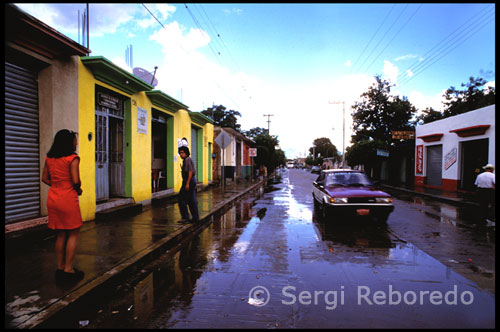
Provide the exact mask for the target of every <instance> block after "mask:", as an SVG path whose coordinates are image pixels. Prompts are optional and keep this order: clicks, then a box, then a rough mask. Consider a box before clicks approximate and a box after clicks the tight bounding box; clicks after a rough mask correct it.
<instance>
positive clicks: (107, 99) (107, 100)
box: [97, 92, 122, 111]
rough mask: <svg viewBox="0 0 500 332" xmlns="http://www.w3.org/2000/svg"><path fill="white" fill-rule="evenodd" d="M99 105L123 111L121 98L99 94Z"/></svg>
mask: <svg viewBox="0 0 500 332" xmlns="http://www.w3.org/2000/svg"><path fill="white" fill-rule="evenodd" d="M97 104H99V105H100V106H102V107H107V108H111V109H114V110H117V111H121V109H122V104H121V100H120V99H119V98H117V97H113V96H110V95H108V94H105V93H102V92H98V93H97Z"/></svg>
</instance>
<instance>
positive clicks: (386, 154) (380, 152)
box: [377, 149, 389, 157]
mask: <svg viewBox="0 0 500 332" xmlns="http://www.w3.org/2000/svg"><path fill="white" fill-rule="evenodd" d="M377 156H382V157H389V151H387V150H381V149H377Z"/></svg>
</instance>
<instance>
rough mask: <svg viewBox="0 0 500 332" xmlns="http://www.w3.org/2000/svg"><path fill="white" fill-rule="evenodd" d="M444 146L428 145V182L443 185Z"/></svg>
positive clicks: (433, 184)
mask: <svg viewBox="0 0 500 332" xmlns="http://www.w3.org/2000/svg"><path fill="white" fill-rule="evenodd" d="M442 169H443V146H442V145H433V146H428V147H427V167H426V173H427V176H426V184H428V185H431V186H438V187H441V184H442V181H443V170H442Z"/></svg>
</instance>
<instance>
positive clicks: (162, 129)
mask: <svg viewBox="0 0 500 332" xmlns="http://www.w3.org/2000/svg"><path fill="white" fill-rule="evenodd" d="M6 7H7V9H8V11H9V13H10V14H8V15H6V17H9V22H8V23H9V24H8V25H7V26H8V29H9V31H10V32H8V33H6V35H7V42H6V45H7V47H6V64H5V66H6V67H5V68H6V101H5V109H6V111H5V112H6V120H5V128H6V168H5V178H6V202H5V206H6V224H12V223H19V222H32V223H34V224H37V223H38V224H43V223H45V222H46V216H47V210H46V199H47V194H48V189H49V188H48V186H46V185H45V184H42V183H41V181H40V179H41V170H42V169H43V166H44V163H45V155H46V153H47V151H48V150H49V149H50V146H51V145H52V142H53V138H54V136H55V134H56V133H57V132H58V131H59V130H61V129H70V130H74V131H77V132H78V150H77V153H78V155H79V156H80V158H81V161H80V177H81V180H82V189H83V194H82V195H81V196H80V198H79V202H80V209H81V212H82V218H83V220H84V221H88V220H93V219H94V218H95V215H96V212H98V211H100V210H104V209H106V208H107V207H109V206H110V205H109V204H110V203H111V202H113V204H114V206H116V205H117V204H118V205H120V204H128V203H131V202H132V203H141V204H149V203H150V202H151V199H152V198H154V197H158V196H161V195H168V194H171V193H175V192H178V191H179V189H180V186H181V184H182V177H181V173H180V165H181V158H180V157H179V156H178V155H177V146H178V144H179V143H180V140H181V139H182V138H186V139H187V141H188V143H189V146H190V150H191V156H192V158H193V160H194V161H195V166H196V168H197V178H198V181H199V182H200V183H203V184H204V185H208V184H209V183H210V181H211V174H212V170H211V167H212V165H211V164H212V163H211V161H212V160H211V154H212V152H211V149H212V144H213V123H212V121H211V119H209V118H207V117H205V116H203V115H202V114H201V113H198V112H191V111H189V110H188V106H186V105H184V104H182V103H181V102H179V101H177V100H175V99H174V98H172V97H170V96H168V95H167V94H165V93H163V92H162V91H160V90H154V87H153V86H151V85H149V84H147V83H146V82H144V81H142V80H140V79H139V78H137V77H135V76H134V75H132V74H131V73H129V72H127V71H125V70H123V69H122V68H120V67H118V66H116V65H114V64H113V63H112V62H110V61H109V60H107V59H106V58H104V57H100V56H88V55H87V54H89V53H90V50H88V49H86V48H84V47H82V46H81V45H79V44H77V43H76V42H74V41H72V40H71V39H69V38H67V37H66V36H64V35H62V34H60V33H59V32H57V31H55V30H54V29H52V28H50V27H48V26H47V25H45V24H44V23H43V22H41V21H39V20H37V19H36V18H34V17H32V16H30V15H28V14H26V13H24V12H23V11H21V10H19V9H18V8H17V7H15V6H11V5H9V6H6ZM9 15H10V16H9Z"/></svg>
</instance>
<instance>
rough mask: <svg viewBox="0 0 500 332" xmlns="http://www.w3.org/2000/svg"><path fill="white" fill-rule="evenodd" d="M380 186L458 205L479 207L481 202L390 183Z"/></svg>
mask: <svg viewBox="0 0 500 332" xmlns="http://www.w3.org/2000/svg"><path fill="white" fill-rule="evenodd" d="M380 186H381V187H385V188H388V189H392V190H398V191H402V192H405V193H408V194H414V195H419V196H423V197H428V198H432V199H435V200H437V201H441V202H445V203H450V204H453V205H456V206H468V207H479V204H477V203H474V202H468V201H464V200H460V199H454V198H447V197H442V196H437V195H432V194H428V193H422V192H418V191H413V190H409V189H404V188H399V187H392V186H388V185H385V184H381V185H380Z"/></svg>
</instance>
